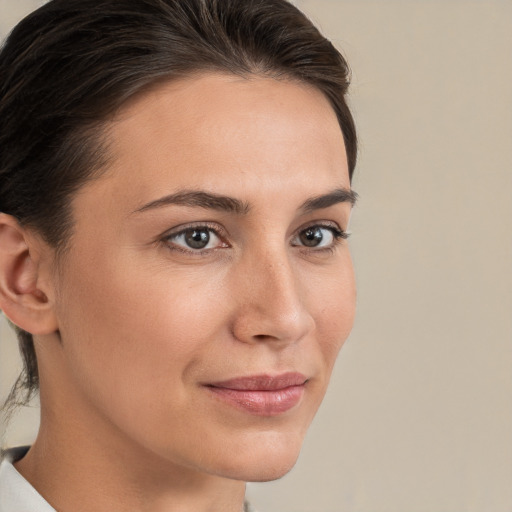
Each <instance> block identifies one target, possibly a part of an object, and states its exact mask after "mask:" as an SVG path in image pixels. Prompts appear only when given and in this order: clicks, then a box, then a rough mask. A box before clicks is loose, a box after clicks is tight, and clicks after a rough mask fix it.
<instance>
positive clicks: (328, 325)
mask: <svg viewBox="0 0 512 512" xmlns="http://www.w3.org/2000/svg"><path fill="white" fill-rule="evenodd" d="M311 289H313V288H311ZM310 296H311V297H312V300H313V301H314V305H313V304H311V308H312V309H314V311H315V312H316V313H315V316H316V326H317V331H318V336H317V342H318V344H319V346H320V350H321V351H322V355H323V357H324V362H325V364H326V366H327V367H328V368H329V370H332V367H333V366H334V363H335V361H336V357H337V355H338V352H339V351H340V349H341V347H342V346H343V344H344V342H345V341H346V339H347V338H348V336H349V334H350V331H351V330H352V326H353V324H354V317H355V309H356V286H355V278H354V270H353V266H352V261H351V258H350V255H349V254H348V251H347V254H346V255H344V258H343V261H342V262H341V264H340V266H339V267H338V268H337V270H336V271H335V272H333V273H332V274H331V275H330V276H328V278H325V279H323V280H322V282H321V284H319V285H318V286H317V287H316V293H314V294H311V295H310Z"/></svg>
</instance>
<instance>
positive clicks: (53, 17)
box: [0, 0, 357, 407]
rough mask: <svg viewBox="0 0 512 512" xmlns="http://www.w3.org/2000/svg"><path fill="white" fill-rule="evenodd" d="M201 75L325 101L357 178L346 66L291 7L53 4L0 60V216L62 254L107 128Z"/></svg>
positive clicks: (198, 1) (212, 1) (27, 374)
mask: <svg viewBox="0 0 512 512" xmlns="http://www.w3.org/2000/svg"><path fill="white" fill-rule="evenodd" d="M208 70H212V71H223V72H229V73H233V74H238V75H243V76H244V75H245V76H247V75H250V74H262V75H269V76H273V77H275V78H283V79H291V80H297V81H300V82H304V83H308V84H310V85H313V86H314V87H316V88H317V89H319V90H320V91H322V92H323V93H324V94H325V96H326V97H327V98H328V99H329V101H330V103H331V105H332V107H333V109H334V111H335V112H336V115H337V118H338V121H339V124H340V127H341V130H342V132H343V137H344V141H345V147H346V152H347V157H348V164H349V173H350V177H352V173H353V171H354V167H355V163H356V153H357V140H356V132H355V127H354V122H353V119H352V115H351V113H350V111H349V109H348V106H347V103H346V101H345V95H346V92H347V88H348V85H349V69H348V66H347V63H346V61H345V60H344V58H343V57H342V56H341V54H340V53H339V52H338V51H337V50H336V49H335V48H334V46H333V45H332V44H331V43H330V42H329V41H328V40H327V39H326V38H324V37H323V36H322V35H321V34H320V32H319V31H318V30H317V29H316V28H315V27H314V26H313V24H312V23H311V22H310V21H309V20H308V19H307V18H306V17H305V16H304V14H302V13H301V12H300V11H299V10H298V9H297V8H296V7H294V6H293V5H292V4H290V3H289V2H287V1H286V0H243V1H240V0H53V1H50V2H49V3H47V4H46V5H44V6H43V7H41V8H40V9H38V10H37V11H35V12H33V13H32V14H30V15H29V16H28V17H26V18H25V19H24V20H23V21H21V22H20V23H19V24H18V25H17V26H16V28H15V29H14V30H13V32H12V33H11V34H10V36H9V37H8V39H7V40H6V42H5V44H4V46H3V48H2V51H1V53H0V76H1V77H2V79H1V82H0V212H4V213H7V214H9V215H12V216H14V217H16V218H17V219H18V221H19V222H20V223H21V224H22V225H24V226H29V227H31V228H33V229H35V230H36V231H38V232H39V233H40V234H41V235H42V236H43V238H44V239H45V240H46V241H47V242H48V243H49V244H50V245H51V246H53V247H54V248H55V249H56V251H57V254H60V253H62V252H63V251H65V248H66V245H67V244H68V243H69V240H70V237H71V236H72V230H73V222H72V216H71V212H70V199H71V197H72V195H73V193H74V192H76V191H77V190H78V189H79V188H80V187H81V186H82V185H83V184H84V183H85V182H86V181H87V180H90V179H93V178H95V177H96V176H98V174H99V172H100V171H101V169H102V167H105V163H106V160H107V153H108V152H107V150H106V148H105V147H104V146H103V145H102V143H103V142H104V141H103V140H102V127H104V126H106V124H107V123H108V119H109V118H110V116H111V115H112V114H113V113H115V111H116V110H117V109H119V108H120V107H121V106H122V105H123V104H124V103H125V102H126V101H127V100H128V99H129V98H130V97H132V96H133V95H134V94H136V93H139V92H140V91H142V90H144V88H146V87H148V86H150V85H151V84H154V83H155V82H156V81H158V80H163V79H166V80H172V79H174V78H178V77H184V76H187V75H190V74H192V73H194V72H197V71H208ZM16 330H17V333H18V338H19V344H20V350H21V354H22V356H23V361H24V371H23V373H22V374H21V375H20V377H19V378H18V380H17V382H16V384H15V386H14V387H13V389H12V391H11V394H10V395H9V398H8V400H7V402H6V405H7V404H8V406H9V407H12V406H14V405H17V404H21V403H26V402H27V401H28V400H29V399H30V398H31V396H32V394H33V393H34V392H36V391H37V389H38V385H39V382H38V369H37V360H36V355H35V351H34V343H33V339H32V335H31V334H29V333H27V332H25V331H23V330H21V329H16ZM23 391H24V393H23ZM18 398H19V400H17V399H18Z"/></svg>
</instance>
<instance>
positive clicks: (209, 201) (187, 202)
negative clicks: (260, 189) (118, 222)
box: [134, 190, 250, 215]
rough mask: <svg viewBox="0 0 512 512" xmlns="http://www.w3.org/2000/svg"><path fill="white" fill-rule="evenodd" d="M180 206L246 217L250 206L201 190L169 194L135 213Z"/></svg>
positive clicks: (237, 200) (232, 198) (231, 198)
mask: <svg viewBox="0 0 512 512" xmlns="http://www.w3.org/2000/svg"><path fill="white" fill-rule="evenodd" d="M169 205H179V206H196V207H199V208H205V209H209V210H220V211H225V212H230V213H236V214H239V215H244V214H246V213H249V210H250V206H249V205H248V204H247V203H244V202H243V201H240V200H239V199H235V198H234V197H228V196H222V195H218V194H213V193H211V192H203V191H201V190H184V191H181V192H177V193H176V194H169V195H168V196H165V197H161V198H160V199H156V200H155V201H151V202H150V203H148V204H146V205H144V206H143V207H142V208H139V209H138V210H135V212H134V213H139V212H145V211H147V210H152V209H153V208H161V207H162V206H169Z"/></svg>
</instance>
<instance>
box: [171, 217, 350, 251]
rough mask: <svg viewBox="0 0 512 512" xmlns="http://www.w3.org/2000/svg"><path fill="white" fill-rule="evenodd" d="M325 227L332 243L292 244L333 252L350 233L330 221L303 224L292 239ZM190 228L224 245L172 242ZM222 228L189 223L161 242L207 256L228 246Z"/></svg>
mask: <svg viewBox="0 0 512 512" xmlns="http://www.w3.org/2000/svg"><path fill="white" fill-rule="evenodd" d="M315 228H316V229H326V230H328V231H330V232H331V233H332V236H333V241H332V243H331V244H330V245H329V246H327V247H320V248H315V247H308V246H306V245H294V247H300V248H301V249H302V250H303V251H307V252H314V253H324V252H330V253H333V252H334V251H335V250H336V248H337V246H338V245H339V244H341V243H342V242H343V240H346V239H347V238H349V236H350V233H348V232H346V231H343V230H342V229H339V228H338V226H337V225H333V224H331V223H314V224H311V225H308V226H305V227H303V228H301V229H300V230H299V231H298V232H297V234H296V235H295V236H294V239H295V238H297V237H298V236H299V235H300V234H301V233H304V232H305V231H307V230H308V229H315ZM191 230H197V231H208V232H210V233H213V234H214V235H215V236H216V237H217V238H218V239H219V240H220V241H221V242H222V243H223V244H226V245H225V246H224V247H215V248H210V249H192V248H189V249H187V248H185V247H183V246H180V245H177V244H173V243H172V240H176V239H177V238H178V237H180V236H183V235H185V234H186V233H187V231H191ZM223 235H224V233H223V230H219V226H218V225H217V224H211V223H208V222H203V223H201V224H191V225H188V226H185V227H183V228H182V229H180V230H179V231H176V232H173V233H168V234H166V235H164V236H163V237H162V239H161V242H162V243H163V244H165V246H166V247H167V248H168V249H169V250H171V251H178V252H181V253H184V254H188V255H192V256H199V257H200V256H207V255H209V254H210V253H211V252H212V251H215V250H217V249H224V248H228V247H229V244H227V242H224V241H223V238H224V236H223Z"/></svg>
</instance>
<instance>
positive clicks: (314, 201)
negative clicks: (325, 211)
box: [300, 187, 358, 213]
mask: <svg viewBox="0 0 512 512" xmlns="http://www.w3.org/2000/svg"><path fill="white" fill-rule="evenodd" d="M357 198H358V195H357V192H355V191H354V190H352V189H349V188H344V187H342V188H337V189H335V190H333V191H332V192H329V193H328V194H323V195H320V196H316V197H312V198H311V199H308V200H307V201H305V202H304V203H303V204H302V206H301V207H300V209H301V210H303V211H304V212H305V213H307V212H312V211H314V210H321V209H322V208H329V206H333V205H335V204H338V203H350V204H351V205H352V206H354V205H355V204H356V201H357Z"/></svg>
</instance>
